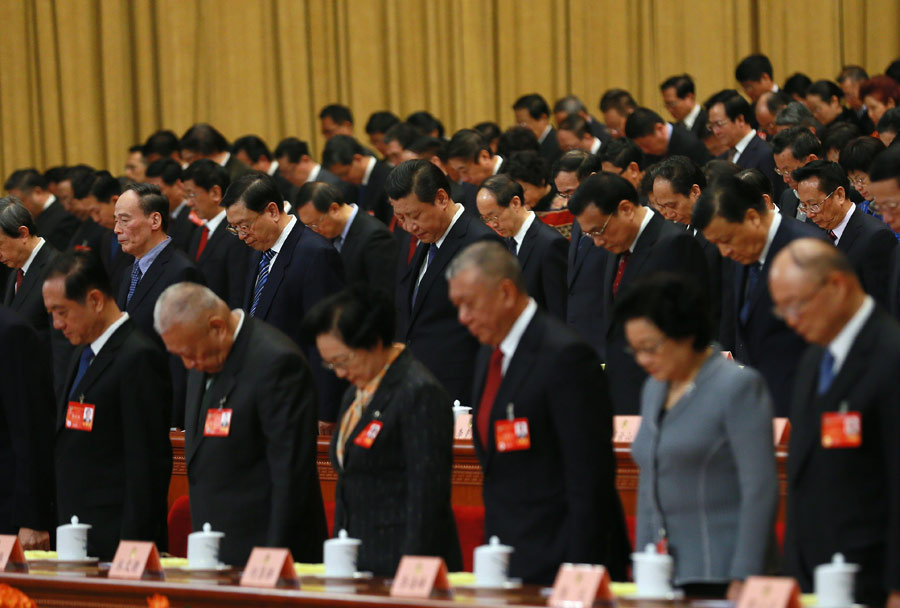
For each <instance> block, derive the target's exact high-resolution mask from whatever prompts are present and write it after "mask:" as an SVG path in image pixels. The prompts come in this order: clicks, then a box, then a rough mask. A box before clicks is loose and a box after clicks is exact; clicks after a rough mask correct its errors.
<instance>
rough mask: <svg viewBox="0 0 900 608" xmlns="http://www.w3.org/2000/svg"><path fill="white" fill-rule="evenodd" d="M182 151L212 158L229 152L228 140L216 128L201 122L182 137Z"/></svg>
mask: <svg viewBox="0 0 900 608" xmlns="http://www.w3.org/2000/svg"><path fill="white" fill-rule="evenodd" d="M181 149H182V150H190V151H192V152H196V153H197V154H199V155H200V156H210V155H213V154H218V153H220V152H225V151H226V150H228V140H227V139H225V136H224V135H222V134H221V133H219V131H217V130H216V128H215V127H213V126H212V125H209V124H207V123H203V122H201V123H197V124H195V125H194V126H192V127H191V128H190V129H188V130H187V131H185V132H184V135H182V136H181Z"/></svg>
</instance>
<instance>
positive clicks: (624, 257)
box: [613, 251, 631, 297]
mask: <svg viewBox="0 0 900 608" xmlns="http://www.w3.org/2000/svg"><path fill="white" fill-rule="evenodd" d="M630 255H631V252H630V251H626V252H625V253H623V254H622V256H621V257H620V258H619V268H618V269H617V270H616V278H615V280H614V281H613V297H615V295H616V292H617V291H619V283H621V282H622V275H623V274H625V265H626V264H628V257H629V256H630Z"/></svg>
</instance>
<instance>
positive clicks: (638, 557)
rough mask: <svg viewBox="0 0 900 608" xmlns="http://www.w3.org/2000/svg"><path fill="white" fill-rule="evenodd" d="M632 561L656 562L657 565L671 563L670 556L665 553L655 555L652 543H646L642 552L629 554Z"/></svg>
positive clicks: (654, 546) (654, 547)
mask: <svg viewBox="0 0 900 608" xmlns="http://www.w3.org/2000/svg"><path fill="white" fill-rule="evenodd" d="M631 559H632V561H642V562H645V563H647V562H650V563H653V562H658V563H661V564H662V563H667V562H671V561H672V556H671V555H668V554H666V553H657V552H656V545H654V544H653V543H647V545H646V546H645V547H644V550H643V551H641V552H634V553H632V554H631Z"/></svg>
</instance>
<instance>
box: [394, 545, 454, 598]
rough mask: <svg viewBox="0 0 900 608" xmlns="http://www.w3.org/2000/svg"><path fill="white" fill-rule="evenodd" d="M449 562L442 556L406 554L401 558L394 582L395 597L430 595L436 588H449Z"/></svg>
mask: <svg viewBox="0 0 900 608" xmlns="http://www.w3.org/2000/svg"><path fill="white" fill-rule="evenodd" d="M449 588H450V582H449V581H448V580H447V564H445V563H444V560H443V559H441V558H440V557H422V556H418V555H404V556H403V557H402V558H400V565H399V566H397V573H396V574H394V582H393V584H392V585H391V596H393V597H428V596H430V595H431V592H432V591H434V590H436V589H437V590H442V591H443V590H447V589H449Z"/></svg>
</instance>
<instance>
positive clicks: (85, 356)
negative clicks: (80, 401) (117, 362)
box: [69, 346, 94, 401]
mask: <svg viewBox="0 0 900 608" xmlns="http://www.w3.org/2000/svg"><path fill="white" fill-rule="evenodd" d="M93 360H94V351H92V350H91V347H90V346H88V347H87V348H85V349H84V350H83V351H81V358H80V359H79V360H78V372H77V373H76V374H75V381H74V382H73V383H72V390H71V391H69V401H74V400H75V390H76V389H77V388H78V385H79V384H81V379H82V378H84V374H85V373H87V369H88V367H90V365H91V361H93Z"/></svg>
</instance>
